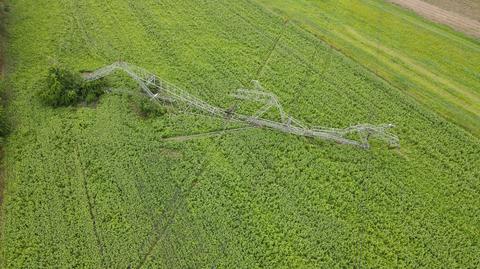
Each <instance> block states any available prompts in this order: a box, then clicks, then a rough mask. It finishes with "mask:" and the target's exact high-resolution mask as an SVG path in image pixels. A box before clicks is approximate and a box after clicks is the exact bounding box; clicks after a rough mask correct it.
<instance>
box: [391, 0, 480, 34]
mask: <svg viewBox="0 0 480 269" xmlns="http://www.w3.org/2000/svg"><path fill="white" fill-rule="evenodd" d="M387 1H388V2H390V3H393V4H396V5H399V6H401V7H403V8H406V9H410V10H412V11H414V12H416V13H417V14H419V15H421V16H423V17H425V18H427V19H430V20H432V21H435V22H438V23H442V24H446V25H448V26H451V27H453V28H454V29H456V30H458V31H461V32H464V33H466V34H468V35H472V36H474V37H477V38H480V21H478V20H474V19H471V18H469V17H467V16H465V15H462V14H459V13H456V12H453V11H448V10H445V9H443V8H440V7H438V6H435V5H432V4H429V3H426V2H424V1H421V0H387Z"/></svg>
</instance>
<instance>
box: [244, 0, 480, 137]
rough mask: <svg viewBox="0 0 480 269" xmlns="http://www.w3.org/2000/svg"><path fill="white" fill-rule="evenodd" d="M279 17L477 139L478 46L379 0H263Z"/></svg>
mask: <svg viewBox="0 0 480 269" xmlns="http://www.w3.org/2000/svg"><path fill="white" fill-rule="evenodd" d="M252 2H254V3H256V2H258V3H261V4H262V6H264V7H265V8H266V11H268V12H274V13H278V14H282V15H283V16H285V17H286V18H289V19H290V20H291V21H292V22H294V23H295V24H297V25H298V26H299V27H301V28H303V29H305V30H306V31H309V32H311V33H312V34H314V35H316V36H317V37H319V38H321V39H322V40H325V41H327V42H328V43H329V44H330V45H332V46H333V47H335V48H336V49H338V50H340V51H342V53H345V54H346V55H348V56H349V57H351V58H352V59H354V60H355V61H358V62H359V63H361V64H362V65H364V66H366V67H367V68H368V69H370V70H371V71H373V72H374V73H376V74H377V75H379V76H380V77H382V78H384V79H386V80H387V81H388V82H390V83H391V84H392V85H394V86H396V87H398V88H400V89H402V90H403V91H405V92H406V93H408V94H409V95H411V96H413V97H415V99H417V100H418V101H420V102H421V103H423V104H425V105H426V106H428V107H429V108H431V109H432V110H434V111H436V112H437V113H439V114H441V115H442V116H444V117H445V118H447V119H448V120H450V121H452V122H454V123H456V124H458V125H460V126H462V127H464V128H465V129H467V130H468V131H470V132H472V133H473V134H474V135H476V136H480V75H479V74H480V42H479V41H478V40H475V39H472V38H469V37H465V36H464V35H462V34H460V33H456V32H454V31H452V30H450V29H447V27H444V26H440V25H434V24H433V23H431V22H428V21H426V20H423V19H421V18H419V17H418V16H416V15H414V14H413V13H411V12H407V11H404V10H402V9H400V8H399V7H396V6H393V5H391V4H388V3H386V2H384V1H372V0H362V1H356V0H340V1H305V0H300V1H296V0H287V1H283V0H282V1H269V0H268V1H266V0H254V1H252Z"/></svg>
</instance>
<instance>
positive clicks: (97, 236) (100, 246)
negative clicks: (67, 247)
mask: <svg viewBox="0 0 480 269" xmlns="http://www.w3.org/2000/svg"><path fill="white" fill-rule="evenodd" d="M74 156H75V167H77V174H78V175H79V176H80V177H81V179H82V185H83V189H84V192H85V197H86V198H87V203H88V212H89V214H90V219H91V220H92V226H93V233H94V235H95V240H96V242H97V246H98V252H99V254H100V260H101V263H102V265H103V267H104V268H107V266H106V264H105V255H104V253H105V250H104V245H103V243H102V240H101V238H100V234H99V233H98V229H97V218H96V217H95V214H94V213H93V204H92V200H91V197H90V193H89V192H88V183H87V179H86V177H85V173H84V172H83V165H82V162H81V160H80V154H79V153H78V149H77V148H76V149H74Z"/></svg>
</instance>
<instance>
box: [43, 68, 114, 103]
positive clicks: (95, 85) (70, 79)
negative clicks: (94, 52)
mask: <svg viewBox="0 0 480 269" xmlns="http://www.w3.org/2000/svg"><path fill="white" fill-rule="evenodd" d="M104 86H105V83H104V81H103V80H98V81H93V82H85V81H84V80H83V79H82V77H81V76H80V75H79V74H77V73H73V72H71V71H69V70H67V69H63V68H60V67H52V68H50V70H49V71H48V75H47V78H46V88H45V89H44V90H43V91H41V92H40V93H39V96H40V99H41V100H42V101H43V102H44V103H45V104H47V105H50V106H53V107H60V106H71V105H75V104H77V103H78V102H81V101H86V102H87V103H91V102H94V101H96V100H97V99H98V97H100V95H102V93H103V88H104Z"/></svg>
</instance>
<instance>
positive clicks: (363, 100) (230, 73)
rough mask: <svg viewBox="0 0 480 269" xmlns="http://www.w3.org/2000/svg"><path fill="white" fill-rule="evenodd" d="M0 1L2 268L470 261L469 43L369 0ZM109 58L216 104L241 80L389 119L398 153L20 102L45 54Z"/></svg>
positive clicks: (119, 106)
mask: <svg viewBox="0 0 480 269" xmlns="http://www.w3.org/2000/svg"><path fill="white" fill-rule="evenodd" d="M352 3H353V4H354V5H350V4H352ZM8 7H9V8H8V9H9V10H8V22H7V29H8V39H7V50H6V51H7V54H6V62H7V65H6V77H5V79H2V85H4V87H5V88H6V91H7V92H9V100H8V106H7V114H8V115H9V117H10V119H9V121H10V122H11V125H12V128H11V129H12V130H11V133H10V134H9V136H8V137H7V138H6V142H5V143H4V145H3V147H4V151H5V157H4V160H3V162H4V167H5V168H4V170H5V171H4V173H5V190H4V197H5V199H4V200H3V204H2V220H1V221H0V224H1V227H2V229H1V230H2V233H1V236H0V238H1V241H0V251H1V256H0V257H1V260H0V267H2V268H52V267H53V268H55V267H60V268H71V267H76V268H352V267H362V268H363V267H368V268H370V267H382V268H392V267H407V268H412V267H414V268H416V267H427V268H475V267H479V266H480V255H478V253H480V229H479V227H480V140H479V137H478V134H479V130H480V125H479V122H480V121H479V107H478V105H479V102H476V101H475V100H477V99H476V98H478V96H479V94H480V93H479V91H478V90H479V89H480V87H479V85H480V83H479V73H480V70H479V68H480V64H479V63H480V58H479V57H480V56H479V55H480V54H479V53H478V52H479V51H480V43H479V42H478V40H473V39H470V38H468V37H465V36H463V35H461V34H458V33H455V32H453V31H451V30H450V29H447V28H446V27H443V26H438V25H435V24H431V23H429V22H427V21H425V20H423V19H421V18H419V17H416V16H414V15H413V14H412V13H408V12H404V11H402V10H400V9H399V8H396V7H393V6H391V5H388V4H385V3H383V2H381V1H370V0H369V1H353V0H348V1H347V0H344V1H333V0H331V1H317V2H314V1H263V0H259V1H256V0H239V1H223V0H220V1H215V0H198V1H197V0H195V1H188V0H176V1H174V0H142V1H138V0H105V1H96V0H82V1H79V0H58V1H54V0H44V1H27V0H10V1H9V3H8ZM385 14H386V15H385ZM400 23H402V27H399V24H400ZM431 44H436V46H431ZM118 60H122V61H126V62H129V63H132V64H135V65H137V66H141V67H144V68H146V69H148V70H150V71H152V72H154V73H155V74H157V75H158V76H159V77H161V78H163V79H166V80H168V81H170V82H172V83H175V84H176V85H178V86H180V87H182V88H184V89H186V90H187V91H188V92H189V93H190V94H192V95H194V96H197V97H199V98H201V99H202V100H206V101H208V102H209V103H211V104H214V105H216V106H220V107H225V108H226V107H229V106H230V105H231V104H232V98H231V97H230V96H229V94H230V93H231V92H233V91H234V90H235V89H238V88H242V87H250V86H251V84H250V81H251V80H254V79H255V80H259V81H260V82H261V83H262V85H263V86H264V87H265V89H267V90H268V91H271V92H273V93H275V94H276V95H277V96H278V98H279V99H280V100H281V102H282V104H283V107H284V110H285V112H286V113H288V114H290V115H292V116H294V117H296V118H298V119H302V121H304V122H307V123H310V124H312V125H322V126H331V127H347V126H351V125H354V124H359V123H371V124H383V123H394V124H395V125H396V128H395V129H393V130H392V132H393V133H395V134H396V135H397V136H398V137H399V138H400V143H401V147H400V148H388V147H387V146H386V145H385V143H383V142H381V141H378V140H373V141H372V147H371V149H369V150H364V149H361V148H357V147H352V146H347V145H339V144H336V143H332V142H328V141H324V140H319V139H311V138H304V137H299V136H294V135H288V134H283V133H280V132H275V131H273V130H268V129H261V128H250V129H241V130H238V131H236V132H228V133H225V134H224V135H221V136H218V135H215V136H201V135H200V136H198V137H197V139H183V138H184V137H188V136H189V135H196V134H202V133H210V132H217V131H221V130H224V129H231V128H237V127H238V126H237V125H236V124H235V123H233V122H228V121H223V120H221V119H214V118H211V117H205V116H202V115H197V114H186V113H181V112H180V111H168V112H167V113H165V114H164V115H162V116H153V117H142V116H141V115H139V113H138V111H137V109H136V107H135V103H134V102H133V101H132V98H131V96H129V95H128V94H121V93H112V94H104V95H103V96H102V97H101V98H100V99H99V101H98V102H96V103H94V104H90V105H77V106H70V107H60V108H53V107H50V106H47V105H45V104H43V103H42V102H41V101H40V100H39V98H38V93H39V92H42V91H44V90H45V85H44V84H45V83H44V80H45V77H46V76H47V72H48V69H49V68H50V67H51V66H52V65H55V64H58V63H60V64H61V65H63V66H66V67H68V68H70V69H71V70H75V71H78V72H80V71H82V70H95V69H97V68H100V67H102V66H105V65H108V64H111V63H112V62H115V61H118ZM110 79H111V81H112V83H114V84H116V85H123V87H125V88H126V90H127V91H130V92H132V93H133V92H139V89H138V87H134V86H132V85H134V84H133V83H132V82H131V81H128V79H126V78H125V76H121V75H119V76H113V77H112V78H110ZM450 86H452V87H451V88H450ZM457 86H459V87H457ZM442 87H446V88H442ZM460 126H461V127H460ZM178 137H180V138H179V139H175V138H178Z"/></svg>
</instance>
